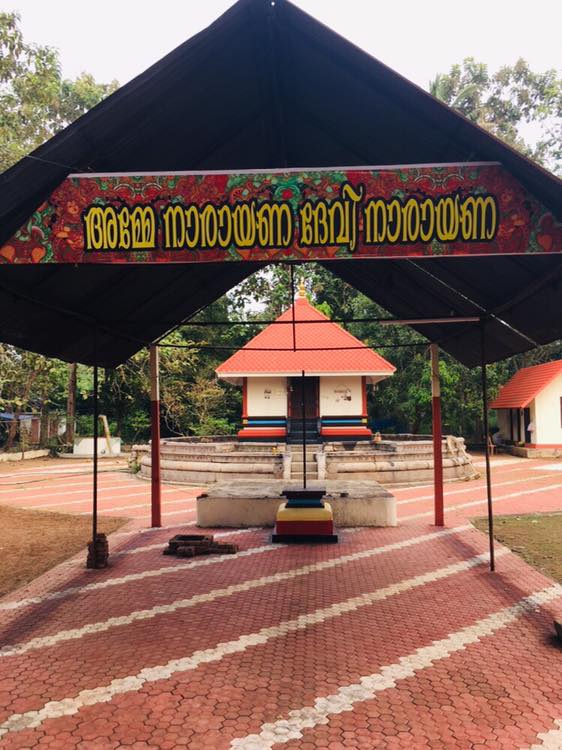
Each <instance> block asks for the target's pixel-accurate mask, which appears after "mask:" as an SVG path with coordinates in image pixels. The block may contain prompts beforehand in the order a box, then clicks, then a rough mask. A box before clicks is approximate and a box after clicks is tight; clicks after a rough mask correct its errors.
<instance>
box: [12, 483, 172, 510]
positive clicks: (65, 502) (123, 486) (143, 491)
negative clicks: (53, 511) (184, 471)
mask: <svg viewBox="0 0 562 750" xmlns="http://www.w3.org/2000/svg"><path fill="white" fill-rule="evenodd" d="M128 487H131V489H132V488H133V487H134V485H133V483H132V482H131V483H130V484H129V485H127V484H119V485H113V486H112V487H100V488H99V497H101V499H109V498H103V493H104V492H112V491H114V490H123V489H128ZM166 490H167V491H170V492H184V491H185V490H183V489H178V488H175V487H170V488H168V487H166ZM82 493H84V494H86V497H83V498H79V499H76V500H63V501H62V502H61V503H57V502H49V503H38V504H37V505H27V506H26V507H27V508H49V507H52V506H54V505H76V504H77V503H84V502H87V501H88V499H89V497H90V496H91V494H92V490H91V488H89V489H88V488H86V489H84V490H64V491H63V492H49V493H43V494H41V495H34V496H32V497H31V496H30V497H25V496H23V495H22V497H21V498H19V497H18V500H20V499H21V500H25V501H27V500H40V499H41V498H44V497H45V496H46V495H47V494H49V495H53V496H55V497H61V496H62V495H80V494H82ZM133 494H135V495H146V497H150V488H149V487H142V486H141V487H138V486H137V487H136V489H135V491H134V493H133ZM118 497H119V496H118ZM121 497H129V495H121Z"/></svg>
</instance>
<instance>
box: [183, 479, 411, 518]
mask: <svg viewBox="0 0 562 750" xmlns="http://www.w3.org/2000/svg"><path fill="white" fill-rule="evenodd" d="M299 487H302V483H300V482H298V481H294V480H293V481H285V480H282V479H279V480H267V481H264V482H260V481H250V480H235V481H231V482H224V483H221V484H216V485H214V486H212V487H211V488H210V489H208V490H206V491H205V492H204V493H202V494H201V495H199V497H198V498H197V525H198V526H201V527H204V528H206V527H211V526H225V527H242V528H244V527H248V526H274V525H275V515H276V513H277V509H278V508H279V505H280V504H281V503H282V502H283V501H284V500H285V498H284V497H283V494H282V493H283V490H287V489H291V488H295V489H297V488H299ZM307 487H308V488H309V489H313V488H315V487H322V488H325V489H326V495H325V498H326V500H327V501H329V502H330V504H331V506H332V509H333V511H334V522H335V524H336V526H339V527H345V526H396V499H395V497H394V495H392V494H391V493H390V492H389V491H388V490H386V489H385V488H384V487H382V486H381V485H380V484H379V483H378V482H374V481H346V480H326V481H322V480H318V479H317V480H310V481H308V482H307Z"/></svg>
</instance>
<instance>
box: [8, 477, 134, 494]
mask: <svg viewBox="0 0 562 750" xmlns="http://www.w3.org/2000/svg"><path fill="white" fill-rule="evenodd" d="M105 473H106V474H107V476H106V477H103V475H100V479H101V478H104V479H105V480H106V481H107V482H117V481H119V480H122V481H121V485H120V486H123V487H127V486H132V485H134V484H138V485H140V482H139V481H138V480H137V479H134V478H133V477H132V476H131V474H122V475H120V476H115V472H105ZM41 481H45V482H49V484H46V485H42V484H39V482H38V481H36V480H34V481H33V484H28V483H27V482H22V483H21V486H20V485H19V484H17V485H16V484H14V485H11V486H10V487H9V488H8V489H6V487H5V486H3V485H2V484H0V487H3V489H0V495H10V494H12V495H21V496H22V497H25V496H26V495H27V494H29V493H31V492H36V491H38V490H45V492H43V493H42V494H41V495H39V497H45V496H46V495H55V494H57V493H58V492H59V491H60V490H65V489H66V488H67V487H74V488H75V489H74V491H75V492H82V491H84V492H86V491H89V492H91V491H92V477H89V478H86V479H81V480H79V481H78V482H63V480H59V481H60V482H61V484H53V482H52V480H51V481H49V480H47V479H45V480H41ZM141 486H142V485H141ZM80 487H83V488H84V490H81V489H79V488H80ZM98 487H99V488H100V489H104V488H105V485H104V483H103V482H99V483H98Z"/></svg>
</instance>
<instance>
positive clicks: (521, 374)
mask: <svg viewBox="0 0 562 750" xmlns="http://www.w3.org/2000/svg"><path fill="white" fill-rule="evenodd" d="M560 374H562V359H557V360H555V361H554V362H546V363H545V364H544V365H534V366H533V367H524V368H523V369H521V370H519V371H518V372H516V373H515V375H514V376H513V377H512V378H511V380H508V381H507V383H506V384H505V385H504V386H503V387H502V388H500V392H499V393H498V395H497V398H495V399H494V400H493V401H491V402H490V408H492V409H523V408H525V407H526V406H529V404H530V403H531V401H532V400H533V399H534V398H536V397H537V396H538V395H539V393H540V392H541V391H542V390H543V389H544V388H546V386H547V385H548V384H549V383H551V382H552V381H553V380H554V378H555V377H556V376H557V375H560Z"/></svg>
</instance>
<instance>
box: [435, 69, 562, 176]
mask: <svg viewBox="0 0 562 750" xmlns="http://www.w3.org/2000/svg"><path fill="white" fill-rule="evenodd" d="M430 91H431V93H432V94H433V95H434V96H436V97H437V98H439V99H442V100H443V101H444V102H446V103H447V104H449V105H450V106H451V107H453V108H454V109H457V110H458V111H459V112H461V113H462V114H463V115H464V116H465V117H467V118H468V119H469V120H471V121H472V122H475V123H477V124H478V125H481V126H482V127H483V128H486V129H487V130H489V131H490V132H492V133H493V134H494V135H496V136H498V138H501V139H502V140H503V141H505V142H506V143H509V144H510V145H511V146H514V147H515V148H517V149H519V150H520V151H522V152H523V153H525V154H526V155H527V156H530V157H531V158H533V159H535V161H537V162H539V164H542V165H543V166H546V167H549V168H550V169H551V170H552V171H553V172H555V173H557V174H560V172H561V171H562V78H561V77H560V75H559V73H558V72H557V71H556V70H547V71H545V72H544V73H535V72H533V71H532V70H531V69H530V67H529V64H528V63H527V62H526V61H525V60H523V59H521V58H520V59H519V60H517V62H516V63H515V64H514V65H504V66H503V67H501V68H500V69H499V70H498V71H496V72H495V73H490V72H489V70H488V66H487V65H485V64H484V63H481V62H477V61H476V60H475V59H474V58H473V57H467V58H466V59H465V60H463V62H462V64H461V65H453V67H452V68H451V70H450V71H449V73H446V74H439V75H437V76H436V77H435V79H434V80H433V81H432V82H431V83H430ZM530 124H531V125H532V128H533V131H534V132H535V131H536V136H537V138H536V142H535V143H534V144H532V145H531V144H530V143H529V142H528V139H526V138H525V136H524V132H522V131H523V130H524V128H525V127H526V126H529V125H530Z"/></svg>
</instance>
